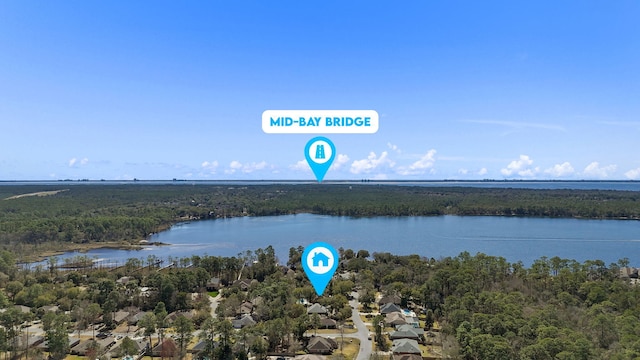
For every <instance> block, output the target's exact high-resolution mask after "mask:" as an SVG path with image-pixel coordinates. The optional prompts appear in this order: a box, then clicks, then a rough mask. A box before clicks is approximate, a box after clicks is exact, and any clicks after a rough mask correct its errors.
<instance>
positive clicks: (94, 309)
mask: <svg viewBox="0 0 640 360" xmlns="http://www.w3.org/2000/svg"><path fill="white" fill-rule="evenodd" d="M101 313H102V309H101V308H100V305H98V304H96V303H91V304H89V306H87V308H86V310H85V316H86V319H87V322H88V323H89V324H91V331H92V337H93V338H94V339H95V337H96V326H95V324H96V322H97V321H98V318H99V317H100V314H101Z"/></svg>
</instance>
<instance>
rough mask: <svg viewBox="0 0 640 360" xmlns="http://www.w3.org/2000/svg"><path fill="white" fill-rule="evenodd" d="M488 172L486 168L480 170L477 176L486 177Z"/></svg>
mask: <svg viewBox="0 0 640 360" xmlns="http://www.w3.org/2000/svg"><path fill="white" fill-rule="evenodd" d="M488 172H489V170H487V168H482V169H480V171H478V175H487V173H488Z"/></svg>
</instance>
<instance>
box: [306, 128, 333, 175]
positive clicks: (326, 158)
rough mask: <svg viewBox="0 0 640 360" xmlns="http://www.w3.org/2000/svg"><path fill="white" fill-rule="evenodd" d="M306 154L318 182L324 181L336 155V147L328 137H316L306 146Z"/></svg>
mask: <svg viewBox="0 0 640 360" xmlns="http://www.w3.org/2000/svg"><path fill="white" fill-rule="evenodd" d="M304 156H305V157H306V158H307V163H309V166H310V167H311V170H313V173H314V174H315V175H316V179H318V182H322V179H324V175H325V174H326V173H327V171H328V170H329V168H330V167H331V163H332V162H333V159H334V158H335V157H336V147H335V146H333V143H332V142H331V140H329V139H327V138H326V137H322V136H318V137H314V138H313V139H311V140H309V142H308V143H307V146H305V148H304Z"/></svg>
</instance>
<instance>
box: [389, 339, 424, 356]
mask: <svg viewBox="0 0 640 360" xmlns="http://www.w3.org/2000/svg"><path fill="white" fill-rule="evenodd" d="M391 352H392V353H393V354H418V355H421V354H422V352H421V351H420V346H419V345H418V342H417V341H415V340H413V339H398V340H394V341H393V346H392V347H391Z"/></svg>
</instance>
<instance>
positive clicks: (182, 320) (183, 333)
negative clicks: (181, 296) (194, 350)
mask: <svg viewBox="0 0 640 360" xmlns="http://www.w3.org/2000/svg"><path fill="white" fill-rule="evenodd" d="M173 327H174V328H175V330H176V334H177V335H178V346H179V347H180V356H184V354H185V353H186V346H187V345H188V344H189V341H191V338H192V337H193V322H192V321H191V320H190V319H187V318H186V317H185V316H183V315H180V316H178V317H177V318H176V320H175V321H174V324H173Z"/></svg>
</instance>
